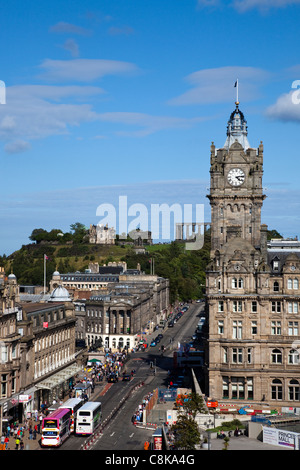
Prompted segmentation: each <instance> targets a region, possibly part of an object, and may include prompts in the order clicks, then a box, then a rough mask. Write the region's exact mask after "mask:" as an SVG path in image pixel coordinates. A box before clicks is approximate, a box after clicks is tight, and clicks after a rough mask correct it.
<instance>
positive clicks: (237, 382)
mask: <svg viewBox="0 0 300 470" xmlns="http://www.w3.org/2000/svg"><path fill="white" fill-rule="evenodd" d="M231 394H232V398H233V399H234V398H237V399H240V400H242V399H244V398H245V385H244V379H243V378H242V377H232V379H231Z"/></svg>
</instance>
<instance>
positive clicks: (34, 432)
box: [33, 428, 36, 441]
mask: <svg viewBox="0 0 300 470" xmlns="http://www.w3.org/2000/svg"><path fill="white" fill-rule="evenodd" d="M33 440H34V441H35V440H36V429H35V428H34V430H33Z"/></svg>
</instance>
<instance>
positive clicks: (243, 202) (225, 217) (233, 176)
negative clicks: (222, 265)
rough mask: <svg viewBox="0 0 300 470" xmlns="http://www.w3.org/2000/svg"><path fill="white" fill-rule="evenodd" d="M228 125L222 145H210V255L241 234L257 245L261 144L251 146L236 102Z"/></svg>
mask: <svg viewBox="0 0 300 470" xmlns="http://www.w3.org/2000/svg"><path fill="white" fill-rule="evenodd" d="M235 106H236V107H235V110H234V111H233V112H232V113H231V115H230V118H229V121H228V124H227V138H226V141H225V144H224V147H223V148H220V149H216V147H215V145H214V143H212V145H211V157H210V164H211V166H210V194H209V195H208V196H207V197H208V199H209V201H210V205H211V250H212V252H211V255H212V257H214V254H215V252H216V250H220V249H222V247H223V246H224V245H225V244H226V243H227V242H228V241H229V239H230V238H232V237H233V236H234V237H241V238H242V239H244V240H247V241H248V242H250V244H251V245H252V246H253V247H254V248H259V247H260V241H261V233H260V230H261V208H262V204H263V200H264V199H265V196H264V195H263V189H262V175H263V145H262V142H261V143H260V145H259V147H258V148H257V149H255V148H251V146H250V144H249V141H248V131H247V121H246V119H245V117H244V114H243V113H242V111H241V110H240V108H239V102H238V101H236V103H235Z"/></svg>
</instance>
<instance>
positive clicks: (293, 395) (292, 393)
mask: <svg viewBox="0 0 300 470" xmlns="http://www.w3.org/2000/svg"><path fill="white" fill-rule="evenodd" d="M289 400H292V401H299V400H300V387H299V382H298V380H295V379H292V380H290V383H289Z"/></svg>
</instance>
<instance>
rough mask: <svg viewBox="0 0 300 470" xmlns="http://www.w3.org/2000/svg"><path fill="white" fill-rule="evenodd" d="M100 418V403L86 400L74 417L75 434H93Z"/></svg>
mask: <svg viewBox="0 0 300 470" xmlns="http://www.w3.org/2000/svg"><path fill="white" fill-rule="evenodd" d="M101 418H102V405H101V403H100V402H98V401H88V402H86V403H85V404H84V405H83V406H82V407H81V408H80V409H79V410H78V411H77V417H76V434H79V435H87V434H93V432H94V430H95V429H96V428H97V426H98V425H99V424H100V422H101Z"/></svg>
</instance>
